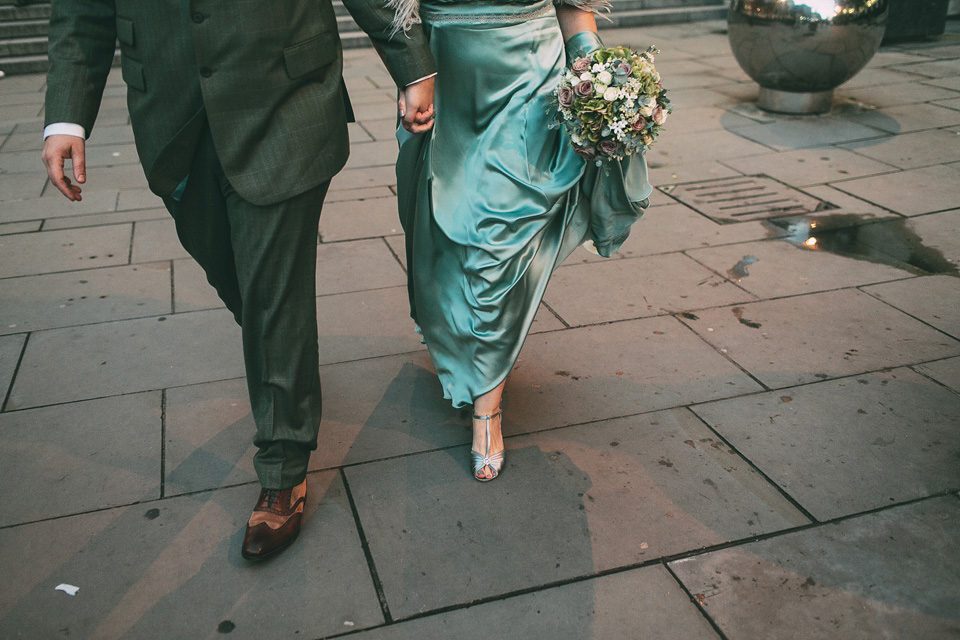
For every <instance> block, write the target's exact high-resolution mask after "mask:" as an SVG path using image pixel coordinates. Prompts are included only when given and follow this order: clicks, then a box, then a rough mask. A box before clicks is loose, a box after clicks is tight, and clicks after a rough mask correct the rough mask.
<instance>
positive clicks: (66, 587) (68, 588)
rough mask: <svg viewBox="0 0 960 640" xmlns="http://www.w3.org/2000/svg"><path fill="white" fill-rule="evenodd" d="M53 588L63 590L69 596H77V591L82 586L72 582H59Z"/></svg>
mask: <svg viewBox="0 0 960 640" xmlns="http://www.w3.org/2000/svg"><path fill="white" fill-rule="evenodd" d="M53 590H54V591H63V592H64V593H65V594H67V595H68V596H75V595H77V591H80V587H75V586H73V585H72V584H58V585H57V586H56V587H54V588H53Z"/></svg>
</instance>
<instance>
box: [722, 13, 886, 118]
mask: <svg viewBox="0 0 960 640" xmlns="http://www.w3.org/2000/svg"><path fill="white" fill-rule="evenodd" d="M887 13H888V0H731V3H730V13H729V15H728V19H727V22H728V34H729V36H730V46H731V48H732V49H733V55H734V56H736V58H737V62H739V63H740V66H741V67H743V70H744V71H746V72H747V74H748V75H749V76H750V77H751V78H753V79H754V80H755V81H756V82H757V84H759V85H760V98H759V100H758V101H757V106H759V107H760V108H762V109H766V110H768V111H776V112H779V113H799V114H808V113H811V114H812V113H824V112H826V111H829V110H830V106H831V104H832V103H833V90H834V89H835V88H837V87H838V86H839V85H841V84H843V83H844V82H846V81H847V80H849V79H850V78H852V77H853V76H854V75H855V74H856V73H857V72H858V71H860V70H861V69H862V68H863V67H864V66H865V65H866V64H867V62H869V61H870V58H872V57H873V54H874V53H876V51H877V48H878V47H879V46H880V41H881V40H882V39H883V33H884V30H885V29H886V26H887Z"/></svg>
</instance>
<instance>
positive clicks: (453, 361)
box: [397, 0, 651, 407]
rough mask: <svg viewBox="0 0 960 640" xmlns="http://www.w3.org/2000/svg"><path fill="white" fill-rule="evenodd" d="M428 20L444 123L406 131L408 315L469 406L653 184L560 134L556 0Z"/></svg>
mask: <svg viewBox="0 0 960 640" xmlns="http://www.w3.org/2000/svg"><path fill="white" fill-rule="evenodd" d="M571 1H572V0H571ZM420 16H421V19H422V21H423V24H424V27H425V29H426V32H427V36H428V39H429V41H430V47H431V48H432V50H433V53H434V56H435V59H436V61H437V65H438V69H439V73H438V76H437V84H436V97H435V108H436V121H435V124H434V127H433V129H432V131H430V132H429V133H426V134H422V135H411V134H409V133H407V132H406V131H403V130H402V129H401V130H399V131H398V134H397V136H398V139H399V142H400V153H399V159H398V162H397V182H398V196H399V209H400V218H401V223H402V225H403V229H404V232H405V233H406V253H407V265H408V282H409V291H410V305H411V315H412V317H413V319H414V321H415V322H416V323H417V325H418V326H419V327H420V330H421V332H422V335H423V338H424V341H425V342H426V345H427V348H428V350H429V352H430V355H431V356H432V358H433V362H434V364H435V366H436V369H437V373H438V375H439V377H440V381H441V384H442V386H443V390H444V395H445V397H446V398H448V399H450V400H451V401H452V402H453V404H454V406H456V407H461V406H464V405H467V404H470V403H472V402H473V400H474V399H475V398H476V397H478V396H481V395H483V394H484V393H487V392H488V391H490V390H492V389H494V388H495V387H497V386H498V385H499V384H500V383H501V382H502V381H503V380H504V379H505V378H506V376H507V374H508V373H509V372H510V370H511V369H512V367H513V365H514V363H515V362H516V360H517V357H518V355H519V353H520V348H521V347H522V345H523V342H524V340H525V339H526V336H527V333H528V332H529V330H530V326H531V324H532V322H533V318H534V316H535V315H536V313H537V309H538V308H539V306H540V302H541V299H542V298H543V294H544V291H545V289H546V287H547V283H548V281H549V279H550V276H551V274H552V272H553V270H554V268H556V267H557V265H559V264H560V263H561V262H562V261H563V260H564V259H565V258H566V257H567V256H568V255H569V254H570V253H571V252H572V251H573V250H574V249H575V248H576V247H577V246H578V245H580V244H582V243H583V242H584V241H585V240H587V239H592V240H593V241H594V242H595V244H596V246H597V248H598V250H599V252H600V253H601V254H602V255H607V256H609V255H610V254H612V253H613V252H615V251H616V249H617V248H618V247H619V245H620V244H621V243H622V242H623V241H624V240H625V239H626V237H627V234H628V233H629V229H630V225H631V224H632V223H633V222H635V221H636V220H637V219H638V218H639V217H640V215H642V213H643V210H644V207H645V206H646V204H647V203H646V198H647V196H649V194H650V192H651V187H650V184H649V182H648V180H647V171H646V164H645V162H644V159H643V157H642V156H634V157H632V158H628V159H627V160H625V161H623V162H612V163H611V162H608V163H606V164H605V165H604V166H603V167H599V168H598V167H597V166H596V165H595V164H594V163H592V162H590V163H588V162H586V161H584V160H583V159H581V158H580V157H579V156H577V155H576V154H575V153H574V151H573V148H572V146H571V145H570V143H569V140H568V139H567V137H566V136H565V134H564V133H562V132H561V131H560V130H559V129H557V128H551V123H552V121H553V113H554V109H553V107H552V106H551V102H552V92H553V90H554V89H555V87H556V86H557V84H558V83H559V81H560V77H561V74H562V71H563V68H564V66H565V64H566V61H565V54H564V43H563V39H562V36H561V34H560V29H559V25H558V23H557V18H556V12H555V8H554V4H553V0H517V1H514V2H509V1H507V0H496V1H490V0H484V1H482V2H463V1H459V2H458V1H454V0H431V1H429V2H428V1H423V2H421V5H420Z"/></svg>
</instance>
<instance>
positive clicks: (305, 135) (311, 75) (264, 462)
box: [46, 0, 435, 489]
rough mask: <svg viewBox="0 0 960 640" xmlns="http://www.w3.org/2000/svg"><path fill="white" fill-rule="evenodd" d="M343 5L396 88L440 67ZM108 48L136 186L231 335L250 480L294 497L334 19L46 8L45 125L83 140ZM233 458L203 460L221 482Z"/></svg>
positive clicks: (358, 5) (342, 148)
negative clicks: (225, 315)
mask: <svg viewBox="0 0 960 640" xmlns="http://www.w3.org/2000/svg"><path fill="white" fill-rule="evenodd" d="M343 3H344V5H345V6H346V7H347V9H348V10H350V12H351V13H352V14H353V16H354V19H355V20H356V21H357V23H358V24H359V25H360V26H361V27H362V28H363V29H364V30H365V31H367V33H368V35H369V36H370V37H371V39H372V40H373V42H374V44H375V45H376V47H377V49H378V51H379V52H380V54H381V57H382V58H383V59H384V61H385V63H386V65H387V68H388V70H389V71H390V73H391V75H392V76H393V78H394V80H395V81H396V83H397V84H398V86H405V85H407V84H410V83H411V82H413V81H416V80H418V79H420V78H422V77H424V76H427V75H429V74H431V73H433V72H434V71H435V65H434V62H433V56H432V53H431V51H430V49H429V46H428V45H427V43H426V39H425V38H424V36H423V32H422V31H421V30H419V29H415V30H411V32H409V33H407V34H398V35H394V36H392V37H391V33H392V26H391V23H392V20H393V13H392V12H391V11H390V10H388V9H387V8H386V6H385V4H386V3H385V1H384V0H343ZM117 40H119V42H120V49H121V54H122V55H121V64H122V74H123V78H124V80H125V82H126V84H127V87H128V90H127V102H128V105H129V109H130V118H131V123H132V125H133V131H134V137H135V139H136V144H137V151H138V153H139V155H140V160H141V163H142V165H143V168H144V171H145V173H146V175H147V181H148V183H149V185H150V187H151V189H152V190H153V191H154V192H156V193H157V194H158V195H160V196H162V197H163V198H164V204H165V205H166V207H167V209H168V210H169V211H170V213H171V215H172V216H173V218H174V221H175V223H176V230H177V235H178V237H179V238H180V241H181V242H182V243H183V245H184V247H185V248H186V249H187V251H188V252H189V253H190V254H191V255H192V256H193V257H194V258H195V259H196V260H197V262H198V263H199V264H200V266H201V267H203V269H204V272H205V274H206V276H207V280H208V281H209V282H210V284H211V285H213V287H214V288H215V289H216V290H217V292H218V294H219V295H220V298H221V299H222V300H223V302H224V304H225V305H226V306H227V308H228V309H229V311H230V312H231V313H233V316H234V318H235V319H236V321H237V323H238V324H240V326H241V331H242V338H243V355H244V363H245V366H246V374H247V386H248V390H249V394H250V404H251V408H252V412H253V417H254V421H255V422H256V425H257V432H256V436H255V438H254V444H255V445H256V446H257V449H258V450H257V453H256V454H255V455H254V461H253V462H254V467H255V469H256V472H257V476H258V478H259V480H260V484H261V485H262V486H264V487H265V488H268V489H283V488H287V487H291V486H294V485H296V484H298V483H300V482H301V481H302V480H303V477H304V475H305V474H306V471H307V466H308V463H309V458H310V452H311V451H313V450H314V449H315V448H316V446H317V433H318V427H319V422H320V411H321V406H322V402H321V394H320V377H319V366H318V363H319V358H318V355H319V354H318V339H317V313H316V310H317V306H316V305H317V298H316V278H315V275H316V255H317V225H318V222H319V217H320V210H321V207H322V205H323V198H324V196H325V194H326V190H327V187H328V185H329V181H330V178H331V177H332V176H333V175H334V174H335V173H336V172H337V171H339V170H340V169H341V168H342V167H343V165H344V163H345V162H346V159H347V155H348V152H349V144H348V138H347V119H348V116H349V101H348V99H347V98H346V93H345V89H344V83H343V79H342V51H341V45H340V39H339V35H338V33H337V26H336V16H335V14H334V10H333V7H332V5H331V2H330V0H271V1H270V2H263V1H262V0H256V1H254V0H54V2H53V6H52V12H51V19H50V53H49V57H50V70H49V72H48V77H47V94H46V122H47V124H51V123H55V122H70V123H76V124H80V125H82V126H83V127H84V129H85V131H86V133H87V135H88V136H89V135H90V132H91V130H92V129H93V127H94V122H95V120H96V117H97V112H98V110H99V107H100V100H101V96H102V93H103V89H104V85H105V83H106V79H107V74H108V73H109V72H110V68H111V66H112V63H113V59H114V51H115V45H116V41H117ZM90 174H91V175H90V180H91V181H95V180H96V172H95V171H91V172H90ZM184 178H186V182H185V183H184ZM181 184H185V188H184V189H182V190H181V189H178V186H179V185H181ZM174 193H176V197H174ZM211 453H213V452H209V451H202V450H198V451H197V455H196V456H194V458H195V460H196V461H195V462H193V463H188V464H186V465H181V468H178V469H176V470H173V471H172V473H173V474H177V473H189V472H190V464H205V465H209V464H211V460H209V455H210V454H211ZM236 462H237V461H236V460H235V459H233V458H232V457H228V459H226V460H217V461H216V462H215V463H213V464H214V465H220V466H222V467H223V468H224V469H225V470H227V472H228V471H229V469H232V468H233V466H234V465H235V464H236Z"/></svg>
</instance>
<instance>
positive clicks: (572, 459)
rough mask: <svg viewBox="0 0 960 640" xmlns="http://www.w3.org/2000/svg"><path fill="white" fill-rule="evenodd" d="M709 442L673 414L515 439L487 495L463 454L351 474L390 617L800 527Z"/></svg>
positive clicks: (796, 517)
mask: <svg viewBox="0 0 960 640" xmlns="http://www.w3.org/2000/svg"><path fill="white" fill-rule="evenodd" d="M711 437H712V434H711V433H710V432H709V430H707V429H706V427H704V426H703V424H702V423H700V422H699V421H698V420H696V419H695V418H694V417H693V416H692V415H691V414H690V413H689V412H687V411H686V410H677V411H674V412H664V413H658V414H650V415H647V416H639V417H636V418H627V419H623V420H619V421H614V422H609V423H594V424H591V425H587V426H584V427H572V428H567V429H561V430H555V431H550V432H545V433H539V434H535V435H531V436H526V437H520V438H515V439H511V440H510V441H509V444H508V452H507V455H508V462H507V465H508V467H507V468H506V469H505V471H504V473H503V474H502V475H501V476H500V477H499V478H497V482H496V483H495V484H491V485H489V486H483V485H480V484H478V483H474V482H464V479H469V474H470V471H469V468H468V465H467V451H466V449H462V448H456V449H451V450H447V451H438V452H434V453H424V454H419V455H415V456H409V457H404V458H397V459H393V460H386V461H382V462H375V463H371V464H368V465H361V466H357V467H350V468H349V469H347V470H346V477H347V481H348V483H349V484H350V486H351V491H352V493H353V496H354V500H355V502H356V505H357V510H358V513H359V514H360V518H361V521H362V522H363V523H364V532H365V534H366V536H367V540H368V542H369V544H370V550H371V553H372V555H373V560H374V562H375V563H376V566H377V574H378V575H379V577H380V580H381V582H382V584H383V589H384V594H385V596H386V599H387V603H388V605H389V606H390V610H391V612H392V613H393V614H394V615H396V616H408V615H412V614H415V613H419V612H422V611H427V610H431V609H434V608H437V607H441V606H446V605H450V604H452V603H463V602H470V601H472V600H476V599H480V598H485V597H491V596H495V595H498V594H502V593H507V592H510V591H514V590H519V589H527V588H531V587H536V586H538V585H541V584H546V583H550V582H552V581H556V580H563V579H567V578H572V577H577V576H584V575H590V574H591V573H593V572H594V571H603V570H606V569H612V568H616V567H620V566H625V565H629V564H632V563H637V562H642V561H644V560H648V559H651V558H656V557H659V556H662V555H667V554H671V553H677V552H680V551H684V550H687V549H693V548H697V547H700V546H704V545H709V544H715V543H718V542H722V541H724V540H729V539H736V538H741V537H747V536H749V535H753V534H755V533H759V532H762V531H771V530H776V529H783V528H788V527H790V526H794V525H797V524H802V523H803V522H805V519H804V518H803V517H802V516H801V515H800V514H799V513H798V512H796V511H795V510H794V509H793V507H792V506H790V505H789V503H788V502H787V501H786V500H785V499H784V498H782V497H781V496H780V495H779V494H778V493H777V492H776V491H775V490H773V489H772V488H771V487H770V486H769V485H768V484H766V482H764V481H762V480H761V479H760V478H759V476H758V475H756V474H755V473H754V472H752V471H751V470H750V469H749V466H748V465H747V464H746V463H745V462H744V461H743V460H742V459H740V458H739V457H738V456H735V455H732V454H731V453H730V452H729V450H727V449H726V448H725V447H724V446H723V445H722V444H721V443H718V442H716V441H713V440H712V439H711ZM708 439H709V442H708V441H707V440H708ZM685 440H686V441H692V442H693V444H692V445H691V444H687V443H685V442H684V441H685ZM545 478H549V479H550V481H549V482H544V479H545ZM652 514H657V515H656V516H654V515H652ZM532 532H534V533H535V535H531V533H532ZM465 568H467V569H466V570H465ZM507 568H508V570H507Z"/></svg>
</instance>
